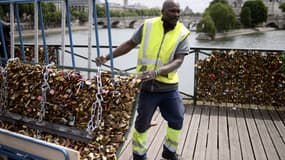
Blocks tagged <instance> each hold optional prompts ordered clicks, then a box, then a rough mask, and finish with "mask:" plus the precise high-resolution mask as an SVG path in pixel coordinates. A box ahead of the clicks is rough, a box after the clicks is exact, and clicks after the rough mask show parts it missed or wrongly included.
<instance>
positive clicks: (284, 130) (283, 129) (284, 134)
mask: <svg viewBox="0 0 285 160" xmlns="http://www.w3.org/2000/svg"><path fill="white" fill-rule="evenodd" d="M268 112H269V113H270V115H271V118H272V120H273V122H274V124H275V126H276V128H277V130H278V131H279V134H280V136H281V138H282V141H283V143H284V144H285V125H284V123H283V122H282V120H281V118H280V117H279V114H278V113H277V112H276V111H275V110H270V111H268Z"/></svg>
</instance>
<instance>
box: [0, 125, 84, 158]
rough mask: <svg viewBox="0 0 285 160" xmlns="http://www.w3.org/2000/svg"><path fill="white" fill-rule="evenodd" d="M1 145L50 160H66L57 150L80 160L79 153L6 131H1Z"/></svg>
mask: <svg viewBox="0 0 285 160" xmlns="http://www.w3.org/2000/svg"><path fill="white" fill-rule="evenodd" d="M0 144H3V145H5V146H8V147H11V148H14V149H17V150H20V151H23V152H26V153H31V154H33V155H35V156H38V157H42V158H45V159H50V160H59V159H64V154H63V153H62V152H61V151H59V150H57V149H60V150H64V151H65V152H66V153H67V155H68V156H69V159H70V160H79V159H80V154H79V152H78V151H75V150H72V149H69V148H66V147H63V146H59V145H56V144H53V143H49V142H45V141H42V140H38V139H35V138H31V137H28V136H25V135H21V134H18V133H14V132H10V131H7V130H4V129H0ZM51 147H52V148H51Z"/></svg>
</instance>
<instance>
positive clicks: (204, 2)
mask: <svg viewBox="0 0 285 160" xmlns="http://www.w3.org/2000/svg"><path fill="white" fill-rule="evenodd" d="M108 1H109V2H112V3H120V4H121V5H123V3H124V0H108ZM210 1H211V0H178V2H179V3H180V6H181V9H185V7H186V6H188V7H189V8H190V9H192V11H193V12H195V13H197V12H200V13H202V12H204V10H205V8H207V7H208V5H209V3H210ZM128 3H129V5H132V4H137V3H140V4H142V5H145V6H148V7H159V8H161V6H162V3H163V0H128Z"/></svg>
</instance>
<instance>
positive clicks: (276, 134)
mask: <svg viewBox="0 0 285 160" xmlns="http://www.w3.org/2000/svg"><path fill="white" fill-rule="evenodd" d="M153 119H154V120H155V121H156V122H157V126H154V127H152V128H151V129H150V132H149V138H148V144H149V148H148V159H149V160H160V159H161V152H162V145H163V138H164V135H165V128H166V126H167V123H166V121H165V120H163V118H162V117H161V116H160V114H159V111H157V112H156V113H155V115H154V117H153ZM178 154H180V155H182V157H183V158H184V160H285V111H284V109H283V110H282V111H280V110H275V109H247V108H232V107H215V106H193V105H186V110H185V120H184V126H183V130H182V132H181V135H180V142H179V150H178ZM131 159H132V141H131V134H129V137H128V138H127V140H126V142H125V144H124V146H123V148H122V150H121V153H120V154H119V160H131Z"/></svg>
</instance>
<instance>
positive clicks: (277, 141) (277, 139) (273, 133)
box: [261, 110, 285, 160]
mask: <svg viewBox="0 0 285 160" xmlns="http://www.w3.org/2000/svg"><path fill="white" fill-rule="evenodd" d="M261 114H262V117H263V119H264V122H265V125H266V127H267V130H268V133H269V135H270V137H271V139H272V141H273V144H274V146H275V149H276V151H277V153H278V156H279V158H280V159H281V160H285V152H284V150H285V146H284V143H283V142H282V138H281V136H280V134H279V133H278V129H277V128H276V127H275V125H274V122H273V121H272V119H271V117H270V115H269V113H268V111H265V110H261Z"/></svg>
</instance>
